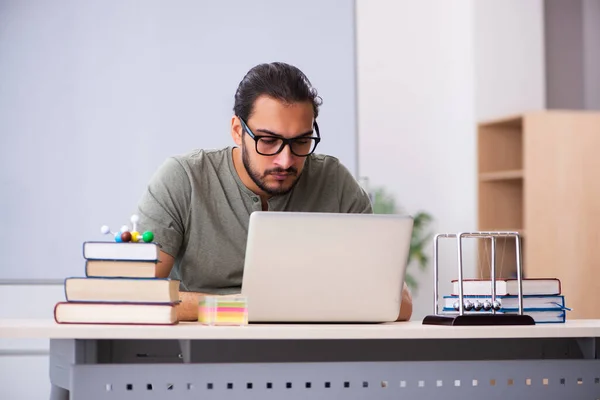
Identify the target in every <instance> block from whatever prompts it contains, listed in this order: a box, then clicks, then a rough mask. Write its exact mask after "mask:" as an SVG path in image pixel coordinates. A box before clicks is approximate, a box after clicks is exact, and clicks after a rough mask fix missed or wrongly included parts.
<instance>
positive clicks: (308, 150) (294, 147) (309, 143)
mask: <svg viewBox="0 0 600 400" xmlns="http://www.w3.org/2000/svg"><path fill="white" fill-rule="evenodd" d="M238 118H239V120H240V122H241V123H242V128H243V129H244V130H245V131H246V133H247V134H248V136H250V137H251V138H252V139H254V142H255V144H256V152H257V153H258V154H260V155H263V156H274V155H275V154H279V153H281V151H282V150H283V148H284V147H285V146H286V145H288V146H290V151H291V152H292V154H294V155H295V156H298V157H306V156H308V155H310V154H312V153H313V152H314V151H315V149H316V148H317V145H318V144H319V142H320V141H321V135H320V134H319V125H317V121H315V122H314V123H313V127H314V130H315V133H316V134H317V137H312V136H300V137H295V138H291V139H286V138H282V137H279V136H259V135H255V134H254V133H253V132H252V131H251V130H250V128H249V127H248V124H246V121H244V120H243V119H242V118H240V117H238Z"/></svg>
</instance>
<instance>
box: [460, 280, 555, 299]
mask: <svg viewBox="0 0 600 400" xmlns="http://www.w3.org/2000/svg"><path fill="white" fill-rule="evenodd" d="M522 283H523V292H522V294H523V295H548V296H549V295H559V294H561V286H560V281H559V280H558V279H556V278H529V279H523V282H522ZM452 294H453V295H458V294H459V282H458V280H453V281H452ZM491 294H492V281H491V280H489V279H463V295H473V296H482V295H488V296H489V295H491ZM518 294H519V282H518V281H517V280H516V279H496V295H497V296H506V295H514V296H516V295H518Z"/></svg>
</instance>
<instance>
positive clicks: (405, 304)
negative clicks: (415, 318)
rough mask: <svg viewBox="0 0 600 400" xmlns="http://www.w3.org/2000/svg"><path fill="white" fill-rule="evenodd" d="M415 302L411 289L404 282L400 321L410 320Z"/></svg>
mask: <svg viewBox="0 0 600 400" xmlns="http://www.w3.org/2000/svg"><path fill="white" fill-rule="evenodd" d="M412 311H413V302H412V295H411V294H410V289H408V286H406V283H405V284H404V288H403V289H402V304H401V305H400V315H398V321H408V320H409V319H410V317H411V315H412Z"/></svg>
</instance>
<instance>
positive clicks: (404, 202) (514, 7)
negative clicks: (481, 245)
mask: <svg viewBox="0 0 600 400" xmlns="http://www.w3.org/2000/svg"><path fill="white" fill-rule="evenodd" d="M542 28H543V16H542V2H541V0H533V1H530V2H523V1H519V0H505V1H502V2H498V1H492V0H476V1H474V0H461V1H453V2H444V1H439V0H425V1H408V0H405V1H394V0H358V1H357V55H358V64H357V68H358V94H359V98H358V113H359V119H358V121H359V122H358V129H359V166H360V169H359V173H360V175H361V176H366V177H368V178H369V181H370V184H371V185H375V186H380V185H384V186H385V187H386V188H387V189H389V191H390V192H392V194H394V195H395V197H396V199H397V201H398V202H399V203H400V205H401V206H403V208H404V209H405V210H406V211H407V212H409V213H411V214H412V213H416V212H417V211H419V210H425V211H428V212H430V213H431V214H433V216H434V218H435V223H434V226H433V227H432V230H433V231H434V232H435V233H439V232H458V231H463V230H471V229H476V228H477V201H476V195H477V180H476V123H477V121H479V120H481V119H488V118H495V117H500V116H504V115H507V114H514V113H519V112H523V111H527V110H530V109H539V108H543V106H544V98H545V92H544V68H543V40H542V39H543V38H542V33H543V29H542ZM455 249H456V248H455V247H454V243H453V242H450V241H448V240H446V241H443V242H442V247H441V249H440V255H441V259H440V269H441V270H440V290H441V292H448V291H449V288H450V284H449V281H450V280H451V279H455V278H456V277H457V271H456V266H457V263H456V253H455ZM428 251H429V254H432V249H431V247H430V248H429V249H428ZM465 257H466V258H465V267H466V271H465V276H467V277H469V276H470V277H477V276H475V264H476V261H477V260H476V253H475V242H474V241H473V242H469V241H468V242H467V243H466V246H465ZM410 270H412V271H415V269H413V268H412V267H411V269H410ZM416 275H418V276H419V281H420V290H419V291H418V293H417V294H416V296H415V298H414V303H415V307H414V319H421V318H422V317H423V316H424V315H426V314H429V313H431V312H432V309H433V283H432V267H431V266H430V267H429V269H428V271H427V272H426V273H424V274H419V273H417V274H416Z"/></svg>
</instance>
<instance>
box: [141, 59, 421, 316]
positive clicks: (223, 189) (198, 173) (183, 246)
mask: <svg viewBox="0 0 600 400" xmlns="http://www.w3.org/2000/svg"><path fill="white" fill-rule="evenodd" d="M319 105H320V98H319V97H318V95H317V92H316V90H315V89H314V88H313V87H312V86H311V84H310V82H309V80H308V79H307V77H306V76H305V75H304V74H303V73H302V72H301V71H300V70H299V69H298V68H296V67H293V66H291V65H288V64H284V63H272V64H261V65H258V66H256V67H254V68H252V69H251V70H250V71H249V72H248V73H247V74H246V76H245V77H244V78H243V79H242V81H241V82H240V84H239V86H238V89H237V92H236V94H235V103H234V107H233V111H234V115H233V117H232V118H231V136H232V138H233V141H234V143H235V144H236V146H232V147H228V148H225V149H221V150H197V151H194V152H191V153H189V154H186V155H182V156H176V157H171V158H168V159H167V160H166V161H165V163H164V164H163V165H162V166H161V167H160V168H159V169H158V171H157V172H156V173H155V175H154V177H153V178H152V179H151V181H150V183H149V185H148V187H147V190H146V191H145V193H144V195H143V197H142V199H141V201H140V203H139V205H138V213H139V216H140V221H139V226H140V228H141V229H142V230H151V231H153V232H154V234H155V237H156V238H157V242H159V243H160V244H161V246H162V249H161V254H160V261H161V262H160V263H159V264H158V270H157V271H158V276H161V277H167V276H171V277H173V278H176V279H179V280H181V295H180V296H181V300H182V302H181V304H180V305H179V306H178V316H179V318H180V320H196V319H197V305H198V295H199V294H201V293H208V294H229V293H236V292H239V291H240V288H241V283H242V272H243V265H244V253H245V246H246V236H247V233H248V223H249V218H250V214H251V213H252V212H253V211H259V210H267V211H268V210H271V211H305V212H335V213H371V212H372V208H371V204H370V201H369V197H368V195H367V194H366V193H365V191H364V190H363V189H362V188H361V187H360V186H359V184H358V183H357V182H356V180H355V179H354V178H353V177H352V175H351V174H350V173H349V172H348V170H347V169H346V168H345V167H344V166H343V165H342V164H341V163H340V162H339V161H338V160H337V159H336V158H334V157H331V156H326V155H317V154H315V153H314V151H315V149H316V147H317V145H318V143H319V141H320V133H319V128H318V125H317V116H318V113H319ZM281 240H282V241H284V240H285V233H284V232H282V237H281ZM273 245H274V246H277V243H273ZM173 267H174V268H173ZM357 295H358V293H357ZM411 314H412V299H411V295H410V292H409V291H408V288H407V287H406V285H404V288H403V296H402V307H401V311H400V315H399V316H398V319H399V320H408V319H409V318H410V315H411Z"/></svg>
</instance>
